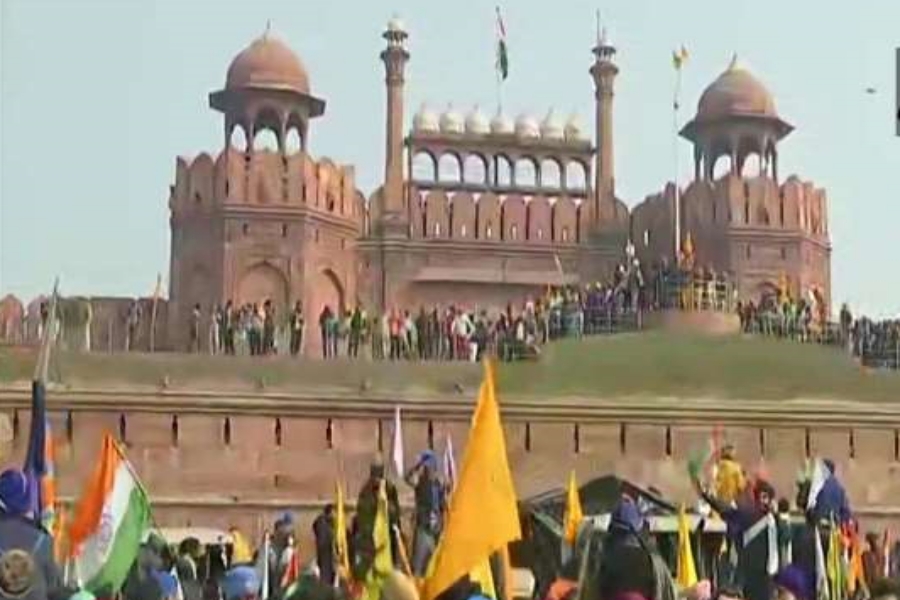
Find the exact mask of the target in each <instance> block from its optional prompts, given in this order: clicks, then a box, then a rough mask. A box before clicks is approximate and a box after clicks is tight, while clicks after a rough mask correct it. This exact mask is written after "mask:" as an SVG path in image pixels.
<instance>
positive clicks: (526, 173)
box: [516, 158, 537, 187]
mask: <svg viewBox="0 0 900 600" xmlns="http://www.w3.org/2000/svg"><path fill="white" fill-rule="evenodd" d="M516 185H517V186H523V187H536V186H537V167H536V166H535V164H534V161H533V160H531V159H530V158H520V159H519V160H517V161H516Z"/></svg>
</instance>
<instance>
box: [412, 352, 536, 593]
mask: <svg viewBox="0 0 900 600" xmlns="http://www.w3.org/2000/svg"><path fill="white" fill-rule="evenodd" d="M486 523H489V526H487V527H486V526H485V525H486ZM521 537H522V529H521V526H520V524H519V508H518V504H517V498H516V490H515V487H514V486H513V480H512V474H511V473H510V471H509V463H508V461H507V457H506V442H505V440H504V436H503V425H502V424H501V422H500V407H499V406H498V404H497V398H496V395H495V389H494V368H493V365H491V363H490V362H487V361H486V362H485V363H484V381H482V383H481V391H480V392H479V395H478V404H477V405H476V407H475V416H474V418H473V420H472V428H471V429H470V431H469V439H468V442H467V443H466V450H465V453H464V455H463V460H462V467H461V468H460V471H459V479H458V480H457V483H456V489H455V490H454V492H453V496H452V497H451V498H450V510H449V511H448V513H447V523H446V526H445V527H444V532H443V535H442V536H441V540H440V542H439V544H438V547H437V550H436V551H435V555H434V558H433V571H432V573H431V575H430V576H429V577H428V578H427V579H426V580H425V585H424V586H423V590H422V591H423V593H422V599H423V600H434V598H435V597H436V596H437V595H438V594H440V593H441V592H443V591H445V590H446V589H447V588H449V587H450V586H451V585H453V584H454V583H456V581H457V580H459V579H460V578H461V577H463V576H465V575H467V574H469V573H471V572H472V571H473V570H475V569H476V568H477V567H479V566H480V565H481V564H482V563H483V562H484V561H485V560H487V559H488V557H490V556H491V555H492V554H493V553H494V552H497V551H498V550H501V549H504V548H505V547H506V545H507V544H508V543H510V542H513V541H516V540H519V539H521Z"/></svg>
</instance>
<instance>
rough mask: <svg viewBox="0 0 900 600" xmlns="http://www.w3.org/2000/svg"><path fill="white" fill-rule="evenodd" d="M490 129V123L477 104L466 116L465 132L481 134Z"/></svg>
mask: <svg viewBox="0 0 900 600" xmlns="http://www.w3.org/2000/svg"><path fill="white" fill-rule="evenodd" d="M490 129H491V124H490V123H489V122H488V118H487V117H486V116H484V113H482V112H481V110H480V109H479V108H478V107H477V106H476V107H475V108H473V109H472V112H470V113H469V114H468V115H467V116H466V133H475V134H478V135H482V134H485V133H488V132H489V131H490Z"/></svg>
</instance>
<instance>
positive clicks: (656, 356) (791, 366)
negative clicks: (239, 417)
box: [0, 333, 900, 401]
mask: <svg viewBox="0 0 900 600" xmlns="http://www.w3.org/2000/svg"><path fill="white" fill-rule="evenodd" d="M55 363H56V364H55V365H54V366H55V369H51V375H53V374H54V373H53V372H54V371H55V372H56V373H57V374H58V376H59V377H60V378H61V380H62V381H64V382H66V383H70V384H73V385H96V384H100V383H105V384H109V383H122V384H126V383H131V384H143V385H158V384H159V383H160V382H161V381H162V379H163V377H166V376H167V377H168V378H169V382H170V385H172V386H173V387H191V388H198V389H229V388H230V389H243V390H252V389H254V387H255V385H256V383H257V382H258V381H259V380H260V379H264V380H265V383H266V387H267V389H283V390H288V389H293V390H301V389H307V390H310V391H312V389H313V388H319V389H324V388H329V389H333V390H345V391H350V392H354V391H358V390H360V389H361V388H362V387H363V386H365V387H366V388H367V389H370V390H371V391H373V392H382V393H386V392H405V393H409V394H422V395H425V394H434V393H437V394H450V393H453V391H454V388H455V386H456V385H460V386H462V387H463V388H465V389H466V390H474V389H475V387H476V386H477V384H478V381H479V378H480V372H479V369H478V367H477V366H475V365H467V364H459V363H455V364H410V363H397V364H391V363H368V362H364V361H360V362H353V363H351V362H346V361H335V362H328V363H323V362H321V361H292V360H289V359H286V358H278V359H266V360H260V359H250V358H222V357H208V356H185V355H166V354H157V355H115V356H110V355H105V354H93V355H76V354H60V355H59V356H58V357H57V360H55ZM33 364H34V356H33V354H32V353H31V352H27V351H22V350H11V349H7V348H0V384H2V383H9V382H11V381H25V380H27V379H28V378H29V377H30V375H31V370H32V368H33ZM499 378H500V387H501V389H502V390H503V391H504V393H505V394H506V395H515V396H607V397H608V396H625V395H647V396H683V397H688V396H690V397H698V396H709V397H721V398H728V397H732V398H745V399H750V398H753V399H778V398H793V397H817V398H829V397H834V398H842V399H858V400H874V401H892V400H896V401H900V374H898V373H885V372H871V371H864V370H863V369H861V368H860V367H859V366H858V365H856V364H855V363H854V362H853V361H851V360H850V359H849V358H848V357H847V356H845V355H844V354H843V353H841V352H839V351H837V350H835V349H832V348H820V347H815V346H802V345H798V344H793V343H786V342H779V341H773V340H759V339H743V338H738V337H725V338H710V337H677V336H672V335H671V334H662V333H643V334H640V335H629V336H620V337H609V338H599V337H598V338H592V339H587V340H583V341H574V340H567V341H564V342H560V343H557V344H554V345H552V346H550V347H549V348H548V349H546V350H545V352H544V355H543V357H542V358H541V360H540V361H538V362H531V363H517V364H510V365H502V367H501V369H500V373H499Z"/></svg>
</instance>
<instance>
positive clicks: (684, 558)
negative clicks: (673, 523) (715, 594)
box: [675, 504, 697, 590]
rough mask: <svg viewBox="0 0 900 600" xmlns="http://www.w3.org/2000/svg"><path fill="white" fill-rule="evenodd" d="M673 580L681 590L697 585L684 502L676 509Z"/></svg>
mask: <svg viewBox="0 0 900 600" xmlns="http://www.w3.org/2000/svg"><path fill="white" fill-rule="evenodd" d="M675 581H676V582H677V583H678V587H679V588H681V589H682V590H686V589H688V588H691V587H693V586H695V585H697V566H696V564H695V563H694V549H693V546H691V528H690V525H689V524H688V518H687V513H686V512H685V510H684V504H682V505H681V506H680V507H679V509H678V570H677V571H676V576H675Z"/></svg>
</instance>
